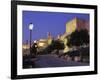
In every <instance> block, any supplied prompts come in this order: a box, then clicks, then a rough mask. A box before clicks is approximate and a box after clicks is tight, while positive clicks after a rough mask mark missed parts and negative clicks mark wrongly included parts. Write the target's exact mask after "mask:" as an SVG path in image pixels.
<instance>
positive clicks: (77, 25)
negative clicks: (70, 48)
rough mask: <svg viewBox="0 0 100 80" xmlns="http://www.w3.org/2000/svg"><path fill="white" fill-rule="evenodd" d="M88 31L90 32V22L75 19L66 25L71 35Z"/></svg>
mask: <svg viewBox="0 0 100 80" xmlns="http://www.w3.org/2000/svg"><path fill="white" fill-rule="evenodd" d="M82 29H86V30H88V31H89V21H85V20H82V19H79V18H74V19H72V20H71V21H69V22H67V23H66V33H67V34H71V33H72V32H74V31H75V30H82Z"/></svg>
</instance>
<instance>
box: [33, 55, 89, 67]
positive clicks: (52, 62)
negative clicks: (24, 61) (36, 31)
mask: <svg viewBox="0 0 100 80" xmlns="http://www.w3.org/2000/svg"><path fill="white" fill-rule="evenodd" d="M87 65H89V64H87V63H81V62H74V61H68V62H67V61H66V60H64V59H61V58H58V57H55V56H54V55H50V54H48V55H39V56H37V59H36V61H35V66H36V68H45V67H68V66H87Z"/></svg>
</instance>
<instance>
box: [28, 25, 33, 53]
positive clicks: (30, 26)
mask: <svg viewBox="0 0 100 80" xmlns="http://www.w3.org/2000/svg"><path fill="white" fill-rule="evenodd" d="M33 27H34V25H33V24H32V23H30V24H29V30H30V54H31V39H32V30H33Z"/></svg>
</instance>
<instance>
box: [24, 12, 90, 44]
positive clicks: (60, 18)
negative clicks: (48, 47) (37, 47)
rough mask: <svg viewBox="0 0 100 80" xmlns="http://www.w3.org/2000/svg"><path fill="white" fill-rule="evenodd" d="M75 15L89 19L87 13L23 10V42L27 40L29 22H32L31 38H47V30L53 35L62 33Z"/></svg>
mask: <svg viewBox="0 0 100 80" xmlns="http://www.w3.org/2000/svg"><path fill="white" fill-rule="evenodd" d="M75 17H77V18H80V19H83V20H87V21H89V14H80V13H60V12H36V11H23V31H22V32H23V42H26V40H28V41H29V29H28V26H29V23H33V24H34V29H33V31H32V40H38V39H40V38H47V32H50V33H51V34H52V36H53V37H57V35H58V34H63V33H64V32H65V31H66V23H67V22H68V21H70V20H72V19H73V18H75Z"/></svg>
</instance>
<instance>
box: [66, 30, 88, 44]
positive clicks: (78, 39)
mask: <svg viewBox="0 0 100 80" xmlns="http://www.w3.org/2000/svg"><path fill="white" fill-rule="evenodd" d="M83 44H89V34H88V31H87V30H80V31H77V30H76V31H75V32H73V33H72V34H71V35H70V38H69V39H68V44H67V45H68V46H80V45H83Z"/></svg>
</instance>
